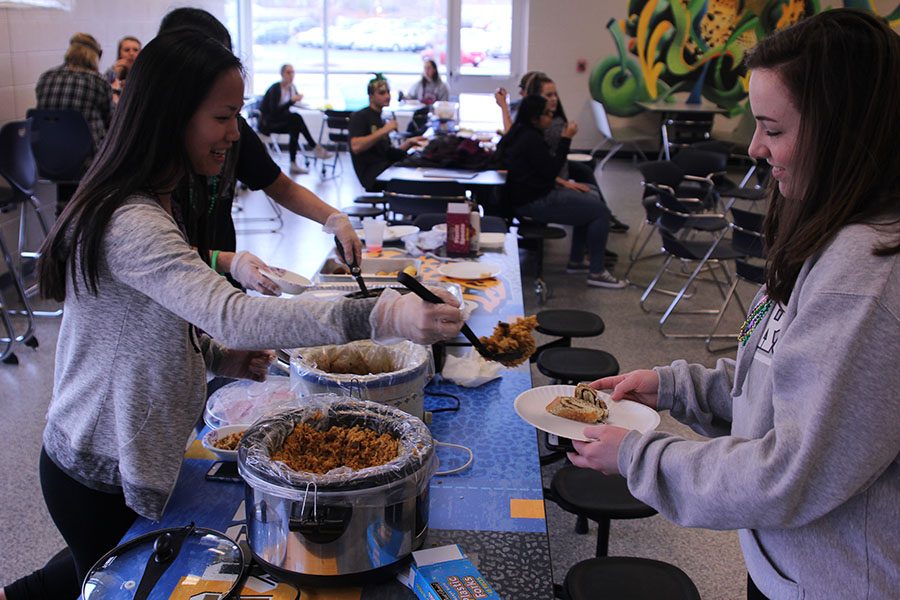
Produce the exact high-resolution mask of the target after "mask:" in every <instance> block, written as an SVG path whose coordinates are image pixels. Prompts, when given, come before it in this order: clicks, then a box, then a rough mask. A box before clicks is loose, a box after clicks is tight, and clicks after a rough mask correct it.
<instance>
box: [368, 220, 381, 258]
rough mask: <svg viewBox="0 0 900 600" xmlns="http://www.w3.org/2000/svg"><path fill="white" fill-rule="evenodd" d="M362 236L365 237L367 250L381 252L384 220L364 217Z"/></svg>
mask: <svg viewBox="0 0 900 600" xmlns="http://www.w3.org/2000/svg"><path fill="white" fill-rule="evenodd" d="M363 236H364V237H365V238H366V249H367V250H368V251H369V252H381V247H382V244H383V241H384V221H380V220H375V219H364V220H363Z"/></svg>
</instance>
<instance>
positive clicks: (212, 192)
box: [188, 175, 219, 216]
mask: <svg viewBox="0 0 900 600" xmlns="http://www.w3.org/2000/svg"><path fill="white" fill-rule="evenodd" d="M208 189H209V209H208V210H207V211H206V215H207V216H210V215H212V214H213V211H214V210H215V209H216V200H217V199H218V197H219V176H218V175H215V176H213V177H210V178H209V180H208ZM188 197H189V199H190V202H191V208H197V204H196V202H195V200H194V186H192V185H191V186H189V187H188Z"/></svg>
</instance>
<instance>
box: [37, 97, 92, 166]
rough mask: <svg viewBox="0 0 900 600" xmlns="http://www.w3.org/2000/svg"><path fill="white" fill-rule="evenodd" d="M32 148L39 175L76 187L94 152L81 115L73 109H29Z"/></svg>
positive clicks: (89, 131)
mask: <svg viewBox="0 0 900 600" xmlns="http://www.w3.org/2000/svg"><path fill="white" fill-rule="evenodd" d="M28 118H30V119H31V133H32V136H31V146H32V150H33V151H34V159H35V161H37V165H38V172H39V174H40V176H41V177H42V178H44V179H47V180H49V181H52V182H54V183H57V184H59V183H78V182H79V181H81V176H82V175H84V172H85V170H86V169H87V164H86V163H87V160H88V158H89V157H90V156H91V155H92V154H93V152H94V138H93V137H92V136H91V130H90V128H89V127H88V124H87V121H85V120H84V115H82V114H81V112H80V111H77V110H74V109H45V108H32V109H29V110H28Z"/></svg>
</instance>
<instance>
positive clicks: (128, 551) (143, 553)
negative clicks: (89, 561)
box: [81, 523, 246, 600]
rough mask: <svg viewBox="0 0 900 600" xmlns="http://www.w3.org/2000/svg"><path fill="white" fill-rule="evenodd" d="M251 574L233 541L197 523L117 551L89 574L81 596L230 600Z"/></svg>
mask: <svg viewBox="0 0 900 600" xmlns="http://www.w3.org/2000/svg"><path fill="white" fill-rule="evenodd" d="M245 568H246V566H245V561H244V555H243V552H242V551H241V548H240V547H239V546H238V545H237V544H236V543H235V542H234V541H233V540H232V539H231V538H229V537H227V536H225V535H224V534H222V533H219V532H218V531H214V530H212V529H206V528H203V527H194V524H193V523H192V524H190V525H188V526H186V527H177V528H172V529H159V530H156V531H151V532H150V533H146V534H144V535H141V536H139V537H136V538H134V539H132V540H129V541H127V542H124V543H123V544H121V545H119V546H117V547H116V548H114V549H112V550H111V551H109V552H108V553H107V554H106V555H105V556H103V558H101V559H100V560H99V561H97V564H95V565H94V566H93V567H92V568H91V570H90V571H89V572H88V575H87V577H86V578H85V580H84V583H83V584H82V589H81V594H82V597H83V598H84V600H114V599H120V598H121V599H123V600H125V599H127V600H147V599H148V598H154V599H155V598H185V599H187V598H196V597H201V596H202V594H204V593H215V594H216V597H219V596H220V595H221V597H225V596H224V595H225V594H228V593H230V592H232V591H233V590H234V589H235V588H237V586H238V585H239V583H240V582H241V581H243V575H244V571H245ZM151 592H152V594H151Z"/></svg>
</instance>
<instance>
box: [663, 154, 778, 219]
mask: <svg viewBox="0 0 900 600" xmlns="http://www.w3.org/2000/svg"><path fill="white" fill-rule="evenodd" d="M696 151H700V152H704V153H707V152H710V153H713V154H717V155H719V156H720V159H719V160H720V162H721V164H722V165H723V167H722V170H721V171H719V172H715V173H711V174H710V177H709V178H710V180H711V181H712V182H713V185H714V189H715V191H716V194H718V195H719V197H720V198H730V199H731V200H730V202H728V203H727V204H726V205H725V206H724V207H723V211H727V210H728V209H729V208H731V205H732V204H734V202H735V201H736V200H744V201H747V202H759V201H760V200H765V199H766V198H767V197H768V193H767V192H766V190H765V189H763V188H762V185H763V183H765V178H766V177H767V174H768V172H769V169H768V168H763V169H758V165H757V163H756V160H754V159H753V158H751V157H750V156H741V155H736V154H734V152H735V150H734V144H732V143H730V142H724V141H721V140H708V141H704V142H697V143H696V144H693V145H691V146H690V147H689V148H686V149H685V150H683V151H682V152H679V153H678V155H676V157H675V158H674V159H673V161H674V162H678V160H679V157H680V156H681V155H682V154H684V153H687V154H688V157H686V158H685V157H683V158H682V160H685V159H690V158H689V157H690V155H691V153H692V152H696ZM732 156H738V157H740V158H741V159H743V160H748V161H750V163H751V164H750V168H749V169H748V170H747V172H746V173H745V174H744V176H743V177H742V178H741V181H740V182H739V183H736V182H734V181H732V180H731V179H730V178H729V177H728V175H727V174H726V173H725V168H724V166H725V165H727V163H728V159H729V157H732ZM766 165H767V166H768V163H766ZM753 173H756V174H757V184H756V186H755V187H745V186H746V185H747V183H748V182H749V180H750V177H751V176H752V175H753Z"/></svg>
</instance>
